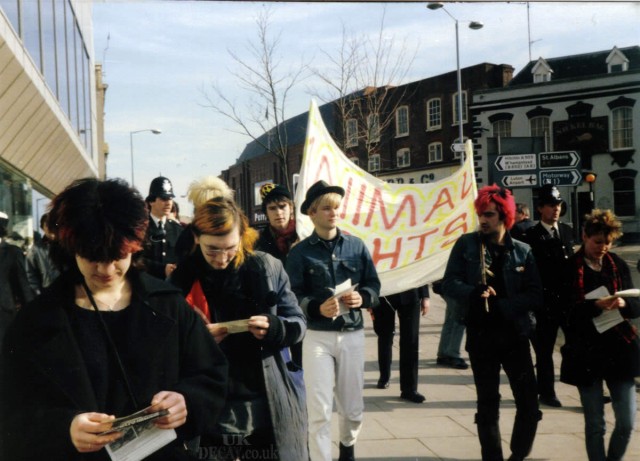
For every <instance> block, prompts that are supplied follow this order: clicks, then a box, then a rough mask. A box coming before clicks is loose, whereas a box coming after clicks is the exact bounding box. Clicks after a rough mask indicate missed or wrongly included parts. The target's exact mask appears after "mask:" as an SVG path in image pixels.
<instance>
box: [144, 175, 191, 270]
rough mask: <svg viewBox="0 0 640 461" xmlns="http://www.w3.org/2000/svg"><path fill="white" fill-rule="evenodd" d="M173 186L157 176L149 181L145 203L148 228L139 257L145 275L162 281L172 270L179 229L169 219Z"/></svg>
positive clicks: (165, 179)
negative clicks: (141, 258)
mask: <svg viewBox="0 0 640 461" xmlns="http://www.w3.org/2000/svg"><path fill="white" fill-rule="evenodd" d="M174 197H175V195H174V193H173V186H172V185H171V181H169V179H167V178H165V177H163V176H158V177H157V178H154V179H153V181H151V185H150V186H149V195H148V196H147V198H146V200H145V202H146V203H147V206H148V207H149V228H148V229H147V236H146V238H145V243H144V248H143V250H142V257H143V262H144V267H145V269H146V271H147V272H148V273H149V274H151V275H153V276H154V277H157V278H159V279H162V280H165V279H166V278H167V277H169V275H171V272H173V271H174V270H175V268H176V263H177V262H178V257H177V255H176V242H177V241H178V237H179V236H180V233H181V232H182V226H181V225H180V224H179V223H177V222H176V221H173V220H172V219H170V217H169V215H170V214H171V207H172V206H173V198H174Z"/></svg>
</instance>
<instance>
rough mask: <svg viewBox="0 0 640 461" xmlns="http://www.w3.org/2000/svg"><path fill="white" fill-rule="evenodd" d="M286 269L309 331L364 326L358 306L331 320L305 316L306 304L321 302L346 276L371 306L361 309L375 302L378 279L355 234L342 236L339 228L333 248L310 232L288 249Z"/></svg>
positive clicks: (365, 249) (331, 293) (376, 300)
mask: <svg viewBox="0 0 640 461" xmlns="http://www.w3.org/2000/svg"><path fill="white" fill-rule="evenodd" d="M286 268H287V273H288V274H289V280H290V282H291V289H292V290H293V292H294V293H295V294H296V296H297V297H298V303H299V304H300V307H301V308H302V310H303V312H304V313H305V315H306V316H307V327H308V328H309V329H311V330H323V331H349V330H359V329H361V328H363V327H364V325H363V321H362V310H361V309H350V310H349V313H348V314H344V315H340V316H338V317H337V318H336V319H335V320H332V319H330V318H326V317H322V316H313V315H312V316H310V315H309V310H308V307H309V303H320V304H322V303H323V302H324V301H326V300H327V299H328V298H330V297H331V296H332V295H333V293H334V291H333V290H334V288H335V287H336V286H337V285H339V284H341V283H343V282H344V281H345V280H347V279H351V284H355V283H357V284H358V288H357V290H358V292H360V294H361V295H363V298H364V299H367V298H369V299H370V300H371V302H370V304H371V305H369V306H367V305H363V306H362V308H364V309H366V308H368V307H376V306H377V305H378V302H379V301H378V296H379V294H380V279H379V278H378V273H377V272H376V268H375V266H374V265H373V260H372V259H371V255H370V254H369V250H367V247H366V246H365V245H364V242H363V241H362V240H360V239H359V238H358V237H354V236H352V235H345V234H343V233H342V232H340V230H339V229H338V236H337V238H336V243H335V247H334V248H333V251H332V250H331V249H330V248H328V247H327V245H326V244H325V242H324V241H323V240H322V239H320V237H318V235H317V234H316V233H315V231H314V232H313V234H311V235H310V236H309V237H307V238H306V239H304V240H303V241H302V242H300V243H299V244H297V245H296V246H294V247H293V248H292V249H291V252H290V253H289V256H287V265H286Z"/></svg>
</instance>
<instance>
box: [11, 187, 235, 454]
mask: <svg viewBox="0 0 640 461" xmlns="http://www.w3.org/2000/svg"><path fill="white" fill-rule="evenodd" d="M147 220H148V217H147V213H146V210H145V205H144V202H143V200H142V197H141V196H140V194H139V193H138V191H137V190H135V189H133V188H130V187H129V186H128V185H127V184H126V182H124V181H122V180H117V179H116V180H107V181H100V180H97V179H93V178H89V179H82V180H78V181H75V182H73V183H72V184H71V185H69V186H68V187H67V188H66V189H65V190H64V191H62V192H61V193H60V194H59V195H58V196H56V197H55V198H54V199H53V202H52V206H51V210H50V212H49V218H48V223H47V225H48V227H49V229H51V230H52V232H53V233H54V238H53V240H52V255H53V257H54V261H55V262H56V264H57V265H58V267H59V268H61V269H62V270H63V272H62V274H61V275H60V277H58V278H57V279H56V280H55V281H54V282H53V284H52V285H50V286H49V287H47V288H45V290H44V292H43V293H42V294H41V295H40V296H38V297H37V298H36V299H35V300H34V301H33V302H31V303H29V304H28V305H27V306H26V307H24V308H23V309H21V310H20V312H19V313H18V315H17V317H16V318H15V320H14V321H13V323H12V324H11V326H10V328H9V330H8V331H7V335H6V338H5V343H4V346H3V349H2V360H1V364H0V376H2V386H1V389H0V405H1V406H0V407H1V408H2V412H0V419H1V420H2V428H3V430H2V432H1V434H2V437H3V439H4V440H3V445H2V446H3V452H2V453H1V456H0V458H1V459H3V460H18V459H19V460H29V461H36V460H42V459H47V460H55V461H63V460H64V461H83V460H97V461H102V460H104V461H107V460H109V459H110V456H109V454H108V453H107V451H106V450H105V449H104V448H105V446H106V445H108V444H110V443H112V442H114V441H116V440H128V439H130V438H135V435H134V434H131V433H130V432H129V431H122V432H121V431H118V432H112V433H107V434H103V432H105V431H108V430H109V429H110V428H111V427H112V422H113V420H114V418H115V416H125V415H129V414H131V413H133V412H136V411H139V410H142V409H144V408H146V407H148V406H150V405H151V406H153V408H154V410H157V411H160V410H167V411H168V414H166V415H165V416H162V417H160V418H158V419H157V420H155V421H154V422H153V427H154V428H155V429H154V430H155V431H158V433H161V432H162V431H161V430H167V431H169V430H174V431H175V436H176V438H175V440H174V441H173V442H170V443H169V444H165V445H164V446H163V447H162V448H160V449H159V451H156V452H155V453H154V454H152V455H151V456H149V457H147V458H145V459H147V460H150V461H151V460H158V461H168V460H185V461H186V460H188V459H193V458H191V456H189V455H188V453H187V451H186V450H185V443H186V442H187V441H189V440H192V439H193V438H196V437H197V436H199V435H200V434H203V433H207V432H208V431H209V430H211V428H212V425H213V423H214V422H215V421H216V419H217V416H218V414H219V413H220V409H221V408H222V405H223V403H224V395H225V384H226V374H227V364H226V361H225V359H224V356H223V354H222V352H221V351H220V349H219V348H218V346H217V345H216V343H215V341H214V340H213V339H212V338H211V335H209V333H208V332H207V329H206V328H205V326H204V325H203V324H202V322H201V321H200V319H199V318H198V316H197V315H195V314H194V312H193V311H192V310H191V309H190V308H189V306H188V305H187V304H186V303H185V302H184V299H183V298H182V296H180V292H179V290H177V289H176V288H175V287H173V286H171V285H169V284H168V283H166V282H163V281H160V280H157V279H155V278H153V277H151V276H149V275H148V274H145V273H140V272H139V271H137V270H136V269H135V268H134V267H132V265H131V261H132V254H133V253H135V252H136V251H138V250H139V249H140V248H141V247H142V242H143V240H144V236H145V231H146V226H147ZM145 432H146V433H147V435H148V432H149V429H146V430H145Z"/></svg>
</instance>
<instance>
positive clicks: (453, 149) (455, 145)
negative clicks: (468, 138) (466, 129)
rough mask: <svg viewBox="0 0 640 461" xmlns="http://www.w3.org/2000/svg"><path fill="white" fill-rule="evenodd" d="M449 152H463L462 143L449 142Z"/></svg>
mask: <svg viewBox="0 0 640 461" xmlns="http://www.w3.org/2000/svg"><path fill="white" fill-rule="evenodd" d="M451 152H464V143H463V142H454V143H453V144H451Z"/></svg>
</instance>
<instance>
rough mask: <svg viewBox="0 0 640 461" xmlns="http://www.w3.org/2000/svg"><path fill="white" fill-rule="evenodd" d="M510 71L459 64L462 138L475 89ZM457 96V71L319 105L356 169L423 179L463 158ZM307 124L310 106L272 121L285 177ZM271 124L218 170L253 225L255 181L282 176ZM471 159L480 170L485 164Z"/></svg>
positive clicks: (295, 164) (501, 80)
mask: <svg viewBox="0 0 640 461" xmlns="http://www.w3.org/2000/svg"><path fill="white" fill-rule="evenodd" d="M513 70H514V69H513V67H512V66H510V65H506V64H500V65H496V64H489V63H482V64H477V65H474V66H471V67H466V68H464V69H462V70H461V75H462V79H461V81H462V89H463V94H462V101H463V105H462V107H463V109H462V123H463V133H464V140H466V139H468V138H473V136H474V133H475V130H474V126H473V124H472V123H471V117H470V113H469V110H468V104H467V102H468V101H471V99H472V97H473V94H475V92H476V91H480V90H485V89H488V88H502V87H504V86H505V85H507V83H508V82H509V81H510V80H511V78H512V77H513ZM457 95H458V93H457V78H456V72H455V71H454V72H448V73H445V74H442V75H438V76H435V77H429V78H426V79H423V80H420V81H417V82H412V83H408V84H405V85H400V86H397V87H382V88H365V89H363V90H362V91H359V92H356V93H353V94H350V95H348V96H346V97H345V98H341V99H338V100H335V101H332V102H330V103H327V104H324V105H322V106H320V112H321V115H322V118H323V121H324V124H325V126H326V127H327V129H328V130H329V132H330V133H331V135H332V136H333V137H334V139H335V141H336V143H337V144H338V145H339V146H341V148H342V150H343V152H344V153H345V154H346V155H347V156H348V157H349V158H350V159H351V160H352V161H353V162H354V163H355V164H357V165H359V166H360V167H361V168H364V169H365V170H367V171H368V172H370V173H371V174H373V175H375V176H377V177H379V178H381V179H384V180H387V181H389V182H396V183H428V182H433V181H437V180H439V179H442V178H445V177H447V176H449V175H450V174H451V173H452V172H453V171H454V170H455V169H457V168H459V167H460V164H461V158H460V155H461V153H460V152H454V151H453V150H452V148H451V146H452V144H454V143H458V142H460V141H459V140H458V137H459V130H458V121H459V119H460V117H458V114H457V105H456V100H457ZM373 99H375V101H373V102H372V100H373ZM306 127H307V113H304V114H301V115H298V116H296V117H292V118H290V119H288V120H287V121H285V122H283V123H282V124H281V125H280V126H279V127H277V129H278V130H280V132H281V133H285V132H286V135H287V139H288V144H287V146H288V171H289V174H290V175H291V177H290V178H288V179H289V181H288V183H289V184H294V183H295V178H294V175H295V173H297V172H298V171H299V170H300V165H301V162H302V158H301V157H302V151H303V147H304V140H305V133H306ZM275 130H276V128H274V129H273V130H272V131H271V132H269V133H265V134H263V135H262V136H260V137H259V138H258V139H257V140H255V141H253V142H251V143H249V144H247V146H246V148H245V150H244V151H243V152H242V154H241V155H240V157H239V159H238V160H237V161H236V163H235V165H233V166H231V167H229V169H228V170H225V171H223V172H222V177H223V179H225V180H226V181H227V182H228V184H229V185H230V186H231V187H232V188H233V189H234V190H236V197H237V199H238V203H239V204H240V205H241V206H242V208H243V209H244V210H245V212H246V213H247V216H249V218H250V222H251V224H252V225H262V224H264V223H265V222H266V217H265V216H264V214H263V213H262V211H261V209H260V196H259V194H258V190H259V189H260V186H261V185H262V184H263V183H264V182H269V181H275V182H278V183H281V184H285V183H287V181H286V179H285V178H283V177H282V173H281V172H282V168H281V165H280V162H281V158H280V157H279V156H277V155H274V154H273V153H271V152H270V150H269V148H268V146H269V145H270V141H269V137H270V136H273V135H274V133H275ZM464 140H463V141H464ZM476 163H477V164H476V168H477V170H478V172H481V171H482V165H480V164H479V163H478V162H476Z"/></svg>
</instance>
